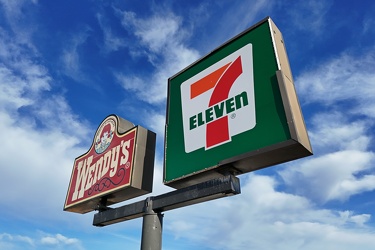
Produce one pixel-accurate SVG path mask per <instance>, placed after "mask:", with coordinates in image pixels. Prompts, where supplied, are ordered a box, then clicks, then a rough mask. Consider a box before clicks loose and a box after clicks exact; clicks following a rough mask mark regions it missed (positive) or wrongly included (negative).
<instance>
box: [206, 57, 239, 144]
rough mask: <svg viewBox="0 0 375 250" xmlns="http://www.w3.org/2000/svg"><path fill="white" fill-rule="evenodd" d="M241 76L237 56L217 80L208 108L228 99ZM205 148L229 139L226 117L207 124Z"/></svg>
mask: <svg viewBox="0 0 375 250" xmlns="http://www.w3.org/2000/svg"><path fill="white" fill-rule="evenodd" d="M241 74H242V63H241V56H239V57H238V58H237V59H236V60H235V61H234V62H233V63H232V64H231V65H230V66H229V67H228V69H227V70H226V71H225V72H224V73H223V75H222V76H221V78H220V79H219V80H218V82H217V84H216V86H215V88H214V90H213V92H212V95H211V98H210V102H209V107H211V106H213V105H215V104H218V103H220V102H222V101H224V100H226V99H228V96H229V91H230V89H231V88H232V86H233V84H234V82H235V81H236V79H237V78H238V77H239V76H240V75H241ZM206 131H207V132H206V148H209V147H212V146H215V145H217V144H220V143H223V142H226V141H228V140H229V139H230V136H229V124H228V117H227V116H225V117H222V118H220V119H218V120H216V121H213V122H211V123H208V124H207V130H206Z"/></svg>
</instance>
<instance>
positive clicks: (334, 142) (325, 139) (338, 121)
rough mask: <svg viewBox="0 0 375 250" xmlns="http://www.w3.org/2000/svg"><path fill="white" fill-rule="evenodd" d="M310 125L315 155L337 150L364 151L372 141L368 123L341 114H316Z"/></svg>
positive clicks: (333, 112)
mask: <svg viewBox="0 0 375 250" xmlns="http://www.w3.org/2000/svg"><path fill="white" fill-rule="evenodd" d="M310 124H311V129H310V131H309V136H310V140H311V143H312V145H313V148H314V152H315V153H316V154H320V153H322V152H325V153H328V152H336V151H339V150H360V151H366V150H367V149H368V148H369V146H370V143H371V140H372V137H371V136H370V133H369V130H370V128H371V123H370V122H369V121H366V120H354V119H353V118H352V117H350V116H348V115H347V114H345V113H342V112H337V111H332V112H326V113H317V114H315V115H314V116H313V117H312V118H310Z"/></svg>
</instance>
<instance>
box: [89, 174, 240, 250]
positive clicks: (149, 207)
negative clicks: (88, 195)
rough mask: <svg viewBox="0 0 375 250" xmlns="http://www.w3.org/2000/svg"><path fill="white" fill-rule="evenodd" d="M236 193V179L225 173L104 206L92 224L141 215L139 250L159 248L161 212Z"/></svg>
mask: <svg viewBox="0 0 375 250" xmlns="http://www.w3.org/2000/svg"><path fill="white" fill-rule="evenodd" d="M240 193H241V186H240V180H239V179H238V178H237V177H235V176H234V175H227V176H223V177H221V178H218V179H214V180H209V181H205V182H202V183H199V184H195V185H192V186H189V187H185V188H182V189H178V190H174V191H171V192H169V193H166V194H162V195H158V196H152V197H148V198H147V199H145V200H143V201H138V202H134V203H131V204H127V205H124V206H121V207H118V208H109V207H106V209H101V210H99V212H98V213H96V214H94V220H93V225H94V226H99V227H102V226H107V225H111V224H114V223H118V222H121V221H126V220H131V219H135V218H139V217H143V227H142V242H141V250H144V249H152V250H160V249H161V242H162V226H163V214H162V212H165V211H169V210H172V209H176V208H180V207H185V206H189V205H193V204H198V203H201V202H205V201H209V200H214V199H218V198H222V197H227V196H232V195H237V194H240Z"/></svg>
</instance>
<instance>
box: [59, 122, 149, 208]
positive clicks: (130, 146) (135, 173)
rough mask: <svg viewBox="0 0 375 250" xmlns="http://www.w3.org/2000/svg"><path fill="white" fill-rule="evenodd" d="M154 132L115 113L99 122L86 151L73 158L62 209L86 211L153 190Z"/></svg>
mask: <svg viewBox="0 0 375 250" xmlns="http://www.w3.org/2000/svg"><path fill="white" fill-rule="evenodd" d="M155 140H156V134H155V133H154V132H151V131H149V130H147V129H145V128H142V127H141V126H134V125H133V124H132V123H131V122H128V121H126V120H124V119H122V118H120V117H118V116H116V115H110V116H108V117H107V118H105V119H104V120H103V121H102V123H101V124H100V126H99V128H98V129H97V131H96V133H95V137H94V140H93V143H92V145H91V147H90V149H89V151H87V153H85V154H83V155H81V156H79V157H78V158H76V159H75V161H74V166H73V170H72V175H71V179H70V184H69V187H68V193H67V195H66V200H65V205H64V210H67V211H70V212H76V213H87V212H90V211H93V210H95V209H96V207H97V206H98V204H99V203H100V201H101V199H103V198H105V200H106V203H107V204H106V205H111V204H114V203H118V202H121V201H124V200H128V199H131V198H134V197H138V196H141V195H143V194H147V193H150V192H152V182H153V172H154V156H155Z"/></svg>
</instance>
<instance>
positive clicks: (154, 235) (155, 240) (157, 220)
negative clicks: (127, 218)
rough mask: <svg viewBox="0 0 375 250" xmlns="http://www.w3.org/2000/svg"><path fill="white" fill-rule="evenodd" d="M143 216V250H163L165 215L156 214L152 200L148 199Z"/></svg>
mask: <svg viewBox="0 0 375 250" xmlns="http://www.w3.org/2000/svg"><path fill="white" fill-rule="evenodd" d="M145 209H146V213H145V214H144V215H143V224H142V242H141V250H161V242H162V230H163V216H164V215H163V214H161V213H155V212H154V210H153V209H152V200H151V199H150V198H147V201H146V207H145Z"/></svg>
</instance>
